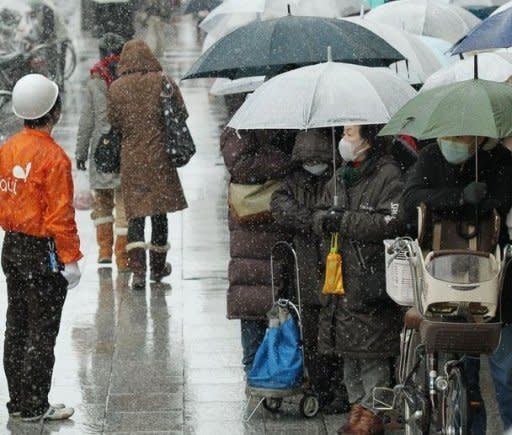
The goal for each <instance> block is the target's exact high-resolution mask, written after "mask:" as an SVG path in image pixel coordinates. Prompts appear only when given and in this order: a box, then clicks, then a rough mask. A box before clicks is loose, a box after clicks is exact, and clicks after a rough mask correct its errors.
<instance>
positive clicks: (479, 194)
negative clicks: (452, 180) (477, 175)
mask: <svg viewBox="0 0 512 435" xmlns="http://www.w3.org/2000/svg"><path fill="white" fill-rule="evenodd" d="M486 196H487V184H485V183H479V182H476V181H473V182H471V183H469V184H468V185H467V186H466V187H465V188H464V191H463V192H462V199H463V201H464V204H471V205H478V204H480V203H481V202H482V201H483V200H484V199H485V197H486Z"/></svg>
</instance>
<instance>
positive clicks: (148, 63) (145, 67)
mask: <svg viewBox="0 0 512 435" xmlns="http://www.w3.org/2000/svg"><path fill="white" fill-rule="evenodd" d="M158 71H162V65H160V62H158V59H157V58H156V57H155V55H154V54H153V52H152V51H151V49H150V48H149V47H148V45H147V44H146V43H145V42H144V41H140V40H137V39H132V40H131V41H128V42H127V43H126V44H125V45H124V47H123V51H122V52H121V60H120V62H119V65H118V67H117V73H118V75H120V76H121V75H123V74H130V73H135V72H142V73H146V72H158Z"/></svg>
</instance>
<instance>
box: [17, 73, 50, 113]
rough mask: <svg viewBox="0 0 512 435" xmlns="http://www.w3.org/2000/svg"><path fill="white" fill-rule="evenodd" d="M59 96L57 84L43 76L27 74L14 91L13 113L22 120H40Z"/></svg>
mask: <svg viewBox="0 0 512 435" xmlns="http://www.w3.org/2000/svg"><path fill="white" fill-rule="evenodd" d="M58 96H59V87H58V86H57V84H56V83H54V82H52V81H51V80H50V79H48V78H46V77H45V76H43V75H41V74H27V75H26V76H23V77H22V78H21V79H19V80H18V81H17V82H16V84H15V85H14V89H13V90H12V111H13V112H14V114H15V115H16V116H17V117H18V118H21V119H29V120H33V119H39V118H42V117H43V116H44V115H46V114H47V113H48V112H49V111H50V110H51V109H52V107H53V106H54V104H55V102H56V101H57V97H58Z"/></svg>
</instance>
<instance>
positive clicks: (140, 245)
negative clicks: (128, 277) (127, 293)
mask: <svg viewBox="0 0 512 435" xmlns="http://www.w3.org/2000/svg"><path fill="white" fill-rule="evenodd" d="M126 250H127V251H128V266H129V268H130V270H131V271H132V272H133V277H132V290H144V289H145V288H146V244H145V243H144V242H135V243H128V245H126Z"/></svg>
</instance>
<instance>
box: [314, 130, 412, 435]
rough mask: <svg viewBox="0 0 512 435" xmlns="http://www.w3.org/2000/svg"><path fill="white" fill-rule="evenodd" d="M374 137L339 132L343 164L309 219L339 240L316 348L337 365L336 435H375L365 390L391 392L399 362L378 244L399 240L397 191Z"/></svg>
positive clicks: (396, 318) (375, 420)
mask: <svg viewBox="0 0 512 435" xmlns="http://www.w3.org/2000/svg"><path fill="white" fill-rule="evenodd" d="M379 130H380V127H379V126H378V125H346V126H345V128H344V133H343V138H342V140H341V141H340V144H339V151H340V154H341V157H342V158H343V160H344V163H343V165H342V167H341V168H340V170H339V171H337V172H336V174H335V176H334V177H333V178H332V179H331V181H330V182H329V184H328V185H327V187H326V190H325V192H324V196H323V198H322V200H321V201H320V202H319V203H318V204H317V207H318V208H319V209H320V210H319V211H318V212H316V214H315V222H316V230H317V232H320V231H321V230H323V233H324V235H325V236H330V235H331V234H333V233H339V235H340V253H341V255H342V259H343V269H342V271H343V287H344V291H345V294H344V295H343V296H338V295H329V296H328V302H327V303H326V304H324V307H323V308H322V310H321V312H320V321H319V341H318V347H319V351H320V352H321V353H323V354H334V355H336V356H337V357H342V358H343V364H344V382H345V386H346V388H347V392H348V399H349V402H350V404H351V405H352V409H351V412H350V417H349V420H348V422H347V423H346V424H345V425H344V426H343V427H342V428H340V430H339V431H338V433H342V434H363V433H364V434H380V433H382V432H383V430H384V425H383V421H382V419H381V417H380V416H379V415H377V414H375V413H374V412H373V410H372V397H373V390H374V388H375V387H390V386H391V377H392V369H391V367H392V362H391V361H392V358H393V357H396V356H397V355H398V354H399V342H400V340H399V335H400V330H401V327H402V320H401V311H400V307H399V306H397V305H396V304H395V303H394V302H393V301H392V300H391V299H390V298H389V296H388V295H387V294H386V284H385V261H384V250H383V249H382V243H383V240H384V239H388V238H394V237H397V236H398V235H400V234H401V233H402V229H403V228H402V224H401V221H400V219H399V207H400V206H399V204H400V198H401V195H402V191H403V187H404V185H403V182H402V172H401V170H400V166H399V164H398V163H397V162H396V161H395V160H394V159H393V158H392V157H391V156H390V155H388V153H387V146H386V145H387V144H386V143H385V142H384V141H383V140H382V139H381V138H378V137H377V133H378V131H379ZM336 197H338V199H337V200H336ZM333 203H334V204H335V207H333Z"/></svg>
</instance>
